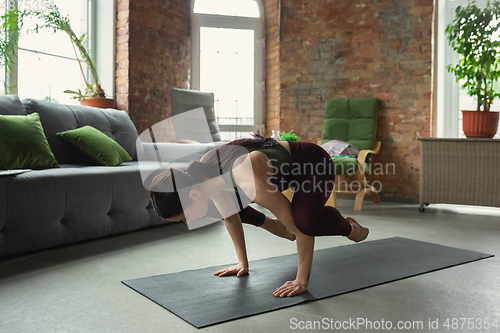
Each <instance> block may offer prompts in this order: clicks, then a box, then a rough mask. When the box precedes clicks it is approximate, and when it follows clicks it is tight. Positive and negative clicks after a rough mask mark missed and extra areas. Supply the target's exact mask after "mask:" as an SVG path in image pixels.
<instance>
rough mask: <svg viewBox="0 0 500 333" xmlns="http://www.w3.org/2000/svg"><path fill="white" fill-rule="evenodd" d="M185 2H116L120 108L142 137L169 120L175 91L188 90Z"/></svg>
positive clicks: (188, 43) (187, 21)
mask: <svg viewBox="0 0 500 333" xmlns="http://www.w3.org/2000/svg"><path fill="white" fill-rule="evenodd" d="M187 3H188V2H187V1H185V0H169V1H164V0H134V1H130V0H117V56H116V62H117V64H116V67H117V69H116V96H117V106H118V108H120V109H122V110H126V111H128V113H129V115H130V118H131V119H132V121H133V122H134V124H135V126H136V127H137V131H138V132H139V133H141V132H142V131H144V130H145V129H146V128H148V127H149V126H151V125H153V124H155V123H157V122H160V121H161V120H163V119H165V118H167V117H168V116H170V114H171V113H170V89H171V88H189V82H190V65H191V60H190V59H191V58H190V37H189V36H188V34H189V32H188V27H189V24H188V23H189V20H188V18H189V9H188V5H187Z"/></svg>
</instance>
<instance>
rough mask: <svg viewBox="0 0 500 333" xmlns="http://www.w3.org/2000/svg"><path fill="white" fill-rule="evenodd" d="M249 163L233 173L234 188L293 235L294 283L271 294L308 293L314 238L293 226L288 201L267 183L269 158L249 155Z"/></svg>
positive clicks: (257, 154)
mask: <svg viewBox="0 0 500 333" xmlns="http://www.w3.org/2000/svg"><path fill="white" fill-rule="evenodd" d="M249 156H250V157H251V163H246V164H245V163H242V164H241V166H238V167H236V168H235V169H234V170H233V176H234V180H235V182H236V184H237V185H239V186H240V188H241V189H242V190H243V191H244V192H245V193H246V194H247V196H248V197H250V198H252V195H253V201H254V202H255V203H257V204H259V205H261V206H262V207H265V208H267V209H269V210H270V211H271V212H272V213H273V214H274V215H275V216H276V217H277V218H278V219H279V220H280V222H281V223H282V224H283V225H284V226H285V227H287V228H288V229H289V230H290V231H291V232H293V233H294V234H295V236H296V237H297V238H296V242H297V255H298V258H299V267H298V269H297V276H296V278H295V280H294V281H287V282H286V283H285V284H284V285H282V286H281V287H279V288H277V290H276V291H275V292H274V293H273V295H274V296H276V297H284V296H293V295H296V294H301V293H303V292H305V291H306V290H307V285H308V280H309V274H310V273H311V266H312V260H313V254H314V237H312V236H308V235H305V234H303V233H302V232H301V231H300V230H299V229H298V228H297V226H296V225H295V223H294V221H293V216H292V207H291V205H290V201H288V199H287V198H286V197H285V196H284V195H283V194H282V193H281V192H280V191H278V190H277V188H276V186H274V185H273V184H271V183H269V182H268V178H269V176H270V175H272V174H273V169H272V165H270V163H268V162H269V159H268V158H267V157H266V156H265V155H264V154H263V153H262V152H252V153H250V154H249Z"/></svg>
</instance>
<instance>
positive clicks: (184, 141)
mask: <svg viewBox="0 0 500 333" xmlns="http://www.w3.org/2000/svg"><path fill="white" fill-rule="evenodd" d="M172 142H174V143H199V142H198V141H194V140H190V139H177V140H174V141H172Z"/></svg>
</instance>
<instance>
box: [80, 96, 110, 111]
mask: <svg viewBox="0 0 500 333" xmlns="http://www.w3.org/2000/svg"><path fill="white" fill-rule="evenodd" d="M80 104H81V105H84V106H92V107H94V108H99V109H114V108H115V100H114V99H112V98H105V97H87V98H84V99H82V100H81V101H80Z"/></svg>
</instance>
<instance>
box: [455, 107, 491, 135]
mask: <svg viewBox="0 0 500 333" xmlns="http://www.w3.org/2000/svg"><path fill="white" fill-rule="evenodd" d="M462 115H463V130H464V134H465V136H466V137H468V138H492V137H494V136H495V134H496V133H497V130H498V116H499V115H500V112H492V111H462Z"/></svg>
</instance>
